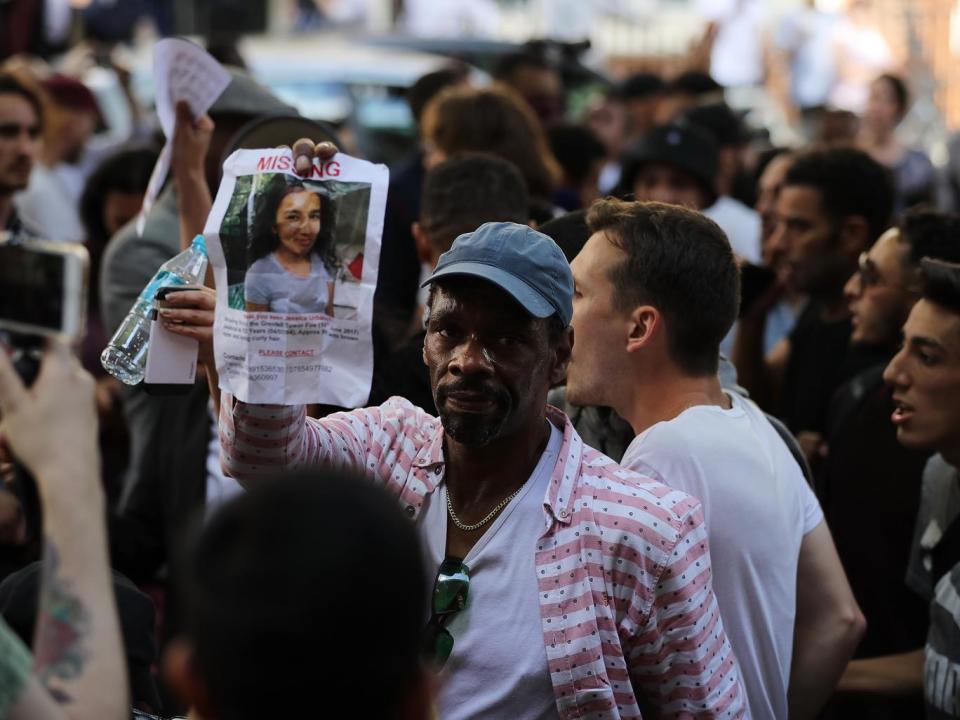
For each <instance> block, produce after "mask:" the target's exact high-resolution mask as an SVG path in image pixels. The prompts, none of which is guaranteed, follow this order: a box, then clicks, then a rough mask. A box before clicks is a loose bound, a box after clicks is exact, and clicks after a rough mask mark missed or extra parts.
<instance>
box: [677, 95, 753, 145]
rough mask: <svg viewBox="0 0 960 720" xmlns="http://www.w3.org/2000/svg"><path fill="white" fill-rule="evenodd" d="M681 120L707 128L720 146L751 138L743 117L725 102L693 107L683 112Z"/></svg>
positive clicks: (741, 142)
mask: <svg viewBox="0 0 960 720" xmlns="http://www.w3.org/2000/svg"><path fill="white" fill-rule="evenodd" d="M681 122H685V123H689V124H690V125H696V126H697V127H698V128H702V129H703V130H706V131H707V132H708V133H710V134H711V135H712V136H713V139H714V140H716V142H717V145H719V146H720V147H730V146H731V145H743V143H745V142H747V140H749V139H750V134H749V133H748V132H747V126H746V125H745V124H744V122H743V120H742V119H741V117H740V116H739V115H737V113H735V112H734V111H733V110H732V109H731V108H730V106H729V105H727V104H726V103H723V102H721V103H710V104H708V105H698V106H696V107H692V108H690V109H689V110H687V111H686V112H685V113H683V115H682V116H681Z"/></svg>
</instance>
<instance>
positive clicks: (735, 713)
mask: <svg viewBox="0 0 960 720" xmlns="http://www.w3.org/2000/svg"><path fill="white" fill-rule="evenodd" d="M311 151H312V147H311ZM336 158H337V159H338V160H340V161H341V162H345V160H343V158H344V156H342V155H337V156H336ZM314 167H316V165H315V166H314ZM238 177H239V174H238ZM222 190H223V188H221V193H220V195H218V202H220V198H221V196H222V195H223V192H222ZM215 213H216V208H215V211H214V213H212V215H213V214H215ZM364 275H365V272H364ZM221 278H222V279H223V280H226V277H225V273H221V274H220V275H219V276H218V278H217V284H218V297H217V304H218V305H219V304H220V303H221V302H224V297H225V295H224V293H223V287H221ZM426 284H427V285H428V286H429V289H430V295H429V302H428V306H427V320H426V338H425V340H424V361H425V362H426V364H427V366H428V367H429V371H430V379H431V386H432V392H433V396H434V400H435V403H436V406H437V408H438V409H439V418H437V417H433V416H431V415H429V414H427V413H426V412H425V411H424V410H422V409H420V408H418V407H415V406H414V405H412V404H411V403H410V402H409V401H407V400H405V399H403V398H397V397H395V398H391V399H390V400H388V401H387V402H386V403H384V404H383V405H381V406H379V407H371V408H365V409H359V410H353V411H350V412H342V413H336V414H333V415H329V416H327V417H326V418H323V419H321V420H316V419H313V418H308V417H307V416H306V412H305V407H304V406H303V405H302V404H282V405H278V404H271V405H266V404H257V403H249V402H241V401H239V400H237V399H236V398H235V397H234V396H233V395H232V394H228V393H226V392H225V393H224V395H223V398H222V403H221V414H220V436H221V459H222V461H223V464H224V468H225V470H227V471H228V472H230V473H231V474H232V475H233V476H234V477H236V478H237V479H238V480H239V481H240V482H241V483H247V482H256V481H257V480H258V479H260V478H263V477H266V476H268V475H274V474H275V472H276V471H277V470H278V469H284V468H294V467H302V466H309V465H312V464H315V463H318V462H328V463H333V464H336V465H345V466H349V467H353V468H355V469H357V470H359V471H362V472H365V473H367V474H368V475H370V476H372V477H373V478H374V479H376V480H377V481H379V482H381V483H382V484H383V485H384V486H385V487H386V488H387V489H388V490H390V491H391V492H393V493H394V494H395V496H396V497H397V499H398V501H399V502H400V504H401V507H403V509H404V511H405V512H406V513H407V514H408V515H409V517H410V518H411V521H412V522H414V523H415V525H416V527H417V530H418V532H419V533H420V535H421V538H422V540H423V545H424V548H425V551H426V552H427V558H428V563H429V566H430V568H432V570H433V573H434V574H435V577H436V580H435V586H434V587H435V592H434V596H433V607H432V612H431V616H430V617H429V618H424V633H423V653H424V659H425V661H426V662H428V663H430V664H432V665H433V666H434V667H435V668H436V669H437V670H438V671H440V672H441V683H440V685H439V687H440V689H439V692H438V697H437V710H438V717H441V718H443V719H444V720H460V719H464V720H465V719H466V718H472V717H517V718H520V719H522V720H543V719H546V718H557V717H594V716H597V717H598V716H599V715H600V714H603V715H604V716H605V717H610V718H621V719H623V720H627V719H634V720H636V719H638V718H640V717H641V712H644V713H645V712H647V711H649V712H650V713H651V714H653V715H655V716H657V717H665V718H669V717H688V716H690V715H693V714H696V715H697V716H698V717H716V718H720V717H723V718H742V717H744V716H745V713H746V701H745V694H744V691H743V687H742V683H741V680H740V671H739V668H738V666H737V661H736V659H735V657H734V655H733V652H732V650H731V648H730V644H729V642H728V640H727V637H726V634H725V632H724V629H723V623H722V621H721V618H720V614H719V610H718V608H717V602H716V598H715V596H714V594H713V589H712V585H711V569H710V555H709V549H708V546H707V537H706V530H705V526H704V521H703V514H702V511H701V506H700V503H699V502H698V501H697V500H695V499H694V498H692V497H690V496H689V495H686V494H685V493H683V492H680V491H676V490H672V489H670V488H668V487H667V486H665V485H663V484H661V483H659V482H656V481H653V480H651V479H649V478H645V477H642V476H640V475H637V474H635V473H631V472H629V471H627V470H624V469H622V468H620V467H619V466H618V465H616V464H615V463H614V462H613V461H611V460H610V459H609V458H606V457H604V456H603V455H601V454H600V453H599V452H597V451H595V450H593V449H592V448H589V447H587V446H585V445H584V444H583V442H582V441H581V440H580V438H579V436H578V435H577V433H576V431H575V430H574V429H573V426H572V425H571V423H570V421H569V419H568V418H567V417H566V416H565V415H564V414H563V413H562V412H560V411H558V410H556V409H554V408H550V407H548V406H547V404H546V398H547V391H548V390H549V388H550V386H551V385H553V384H555V383H557V382H559V381H561V380H562V379H563V377H564V375H565V371H566V366H567V363H568V361H569V358H570V350H571V345H572V335H571V332H570V330H569V324H570V318H571V315H572V296H573V278H572V275H571V272H570V267H569V265H568V263H567V260H566V258H565V257H564V255H563V253H562V251H561V250H560V249H559V248H558V247H557V245H556V244H555V243H554V242H553V240H551V239H550V238H549V237H547V236H545V235H543V234H541V233H538V232H536V231H534V230H531V229H530V228H529V227H527V226H525V225H518V224H514V223H486V224H485V225H482V226H481V227H480V228H479V229H477V230H476V231H474V232H472V233H467V234H465V235H461V236H460V237H459V238H458V239H457V240H456V242H455V243H454V244H453V247H452V248H451V249H450V251H449V252H447V253H445V254H444V255H443V256H441V258H440V260H439V263H438V265H437V267H436V269H435V270H434V272H433V274H432V275H431V276H430V278H429V279H428V280H427V283H426ZM182 319H184V320H185V321H187V324H189V325H191V326H192V327H191V332H194V333H196V335H195V336H200V337H204V336H205V337H206V339H205V344H206V345H208V346H209V344H210V339H209V338H210V332H209V322H207V327H206V328H204V327H196V325H201V326H202V325H203V323H202V322H199V321H197V319H194V320H193V321H191V320H189V319H188V318H187V317H186V316H184V317H183V318H182ZM222 330H223V328H222V326H221V325H220V324H219V308H218V325H217V327H216V332H217V345H218V352H219V351H220V348H219V346H221V345H222V344H223V342H224V338H223V336H222V335H221V334H220V333H221V331H222ZM204 355H206V354H205V353H204ZM347 374H348V369H347V368H344V367H342V366H340V367H337V368H335V369H334V370H333V371H332V372H331V373H329V374H327V373H322V372H315V373H311V374H310V377H309V379H308V382H309V383H311V384H313V385H327V386H330V385H337V384H339V383H340V382H341V378H342V377H344V376H346V375H347ZM347 382H349V379H347ZM331 512H336V508H331ZM373 531H375V530H373ZM385 597H389V590H388V591H387V595H385ZM384 613H385V618H382V620H387V621H388V616H389V602H387V603H386V604H385V605H384ZM441 669H442V670H441ZM360 702H362V700H358V703H360Z"/></svg>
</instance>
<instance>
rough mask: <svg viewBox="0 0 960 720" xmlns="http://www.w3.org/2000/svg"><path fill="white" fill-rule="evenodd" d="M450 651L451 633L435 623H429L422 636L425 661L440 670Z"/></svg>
mask: <svg viewBox="0 0 960 720" xmlns="http://www.w3.org/2000/svg"><path fill="white" fill-rule="evenodd" d="M452 652H453V635H451V634H450V631H449V630H447V629H446V628H445V627H442V626H441V625H438V624H437V623H430V624H429V625H428V626H427V629H426V632H425V634H424V638H423V654H424V656H425V658H426V660H427V662H428V663H430V664H431V665H432V666H433V668H434V670H440V669H441V668H442V667H443V666H444V664H445V663H446V662H447V659H448V658H449V657H450V653H452Z"/></svg>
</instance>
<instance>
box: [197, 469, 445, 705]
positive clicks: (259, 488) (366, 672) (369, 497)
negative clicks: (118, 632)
mask: <svg viewBox="0 0 960 720" xmlns="http://www.w3.org/2000/svg"><path fill="white" fill-rule="evenodd" d="M183 554H184V556H185V557H184V564H183V568H184V570H185V577H184V580H185V582H184V583H183V585H184V601H185V603H184V610H185V620H186V631H187V634H188V637H189V639H190V640H191V642H192V645H193V648H194V659H195V661H196V668H197V670H198V672H199V674H200V675H201V677H202V679H203V681H204V683H205V685H206V687H207V689H208V691H209V693H210V696H211V701H212V703H213V705H214V707H215V708H216V709H217V711H218V714H219V716H220V717H224V718H231V719H232V720H246V719H247V718H249V719H251V720H253V719H254V718H257V719H259V718H267V717H277V718H293V717H300V716H306V715H310V714H313V713H315V712H317V711H318V708H319V707H320V706H322V705H324V703H326V702H327V700H326V699H325V698H324V697H322V696H320V695H318V694H317V693H315V692H312V691H311V688H315V687H316V683H317V680H318V678H321V677H323V676H324V675H326V674H328V673H332V675H330V677H334V676H335V678H336V693H337V695H338V696H340V697H348V698H353V699H354V700H355V701H358V702H362V704H363V708H364V712H363V714H364V716H366V717H375V718H397V717H399V716H400V710H401V704H402V702H403V700H404V699H405V696H406V695H407V693H409V691H410V688H411V687H413V686H414V684H415V682H416V678H417V675H418V672H419V668H420V663H419V645H420V642H419V640H420V632H421V630H422V627H423V623H424V622H425V619H426V617H427V581H428V578H427V576H426V573H425V568H424V562H423V557H422V554H421V548H420V543H419V541H418V538H417V535H416V530H415V529H414V526H413V524H412V523H411V522H410V521H409V520H408V519H407V518H406V517H404V515H403V513H402V512H401V511H400V508H399V507H398V505H397V500H396V498H395V497H392V496H391V495H390V494H388V493H387V492H386V491H384V490H383V489H382V487H378V486H377V485H374V484H373V483H372V482H371V481H370V480H369V479H367V478H363V477H360V476H358V475H353V474H351V473H347V472H344V471H340V470H334V469H327V468H313V469H308V470H302V471H299V472H296V473H291V474H286V475H275V476H273V477H265V478H263V479H261V480H260V481H259V482H258V484H257V485H256V486H255V487H253V488H252V489H251V490H250V491H249V492H248V493H245V494H243V495H241V496H239V497H237V498H236V499H234V500H231V501H230V502H229V503H228V504H227V505H225V506H224V507H223V508H221V509H220V510H219V511H218V512H217V513H216V514H214V515H213V517H212V518H211V519H210V521H209V522H208V523H207V524H206V526H205V527H203V528H202V529H201V530H200V532H199V535H198V537H197V540H196V542H195V543H192V547H191V546H189V545H188V546H187V547H185V548H184V553H183ZM371 689H373V691H371ZM360 698H362V700H358V699H360ZM321 714H323V713H322V712H321Z"/></svg>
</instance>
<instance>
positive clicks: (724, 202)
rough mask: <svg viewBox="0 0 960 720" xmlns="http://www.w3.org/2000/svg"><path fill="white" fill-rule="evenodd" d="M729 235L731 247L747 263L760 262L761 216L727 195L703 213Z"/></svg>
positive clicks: (718, 199)
mask: <svg viewBox="0 0 960 720" xmlns="http://www.w3.org/2000/svg"><path fill="white" fill-rule="evenodd" d="M702 212H703V214H704V215H706V216H707V217H708V218H710V219H711V220H713V221H714V222H715V223H716V224H717V225H719V226H720V229H721V230H723V232H724V233H726V235H727V239H728V240H729V241H730V247H732V248H733V251H734V252H735V253H736V254H737V255H739V256H740V257H742V258H743V259H744V260H746V261H747V262H751V263H754V264H755V265H756V264H758V263H759V262H760V232H761V223H760V215H759V213H757V212H756V211H755V210H752V209H750V208H748V207H747V206H746V205H744V204H743V203H742V202H740V201H739V200H734V199H733V198H732V197H727V196H726V195H724V196H722V197H719V198H717V201H716V202H715V203H714V204H713V205H711V206H710V207H708V208H706V209H705V210H703V211H702Z"/></svg>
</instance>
